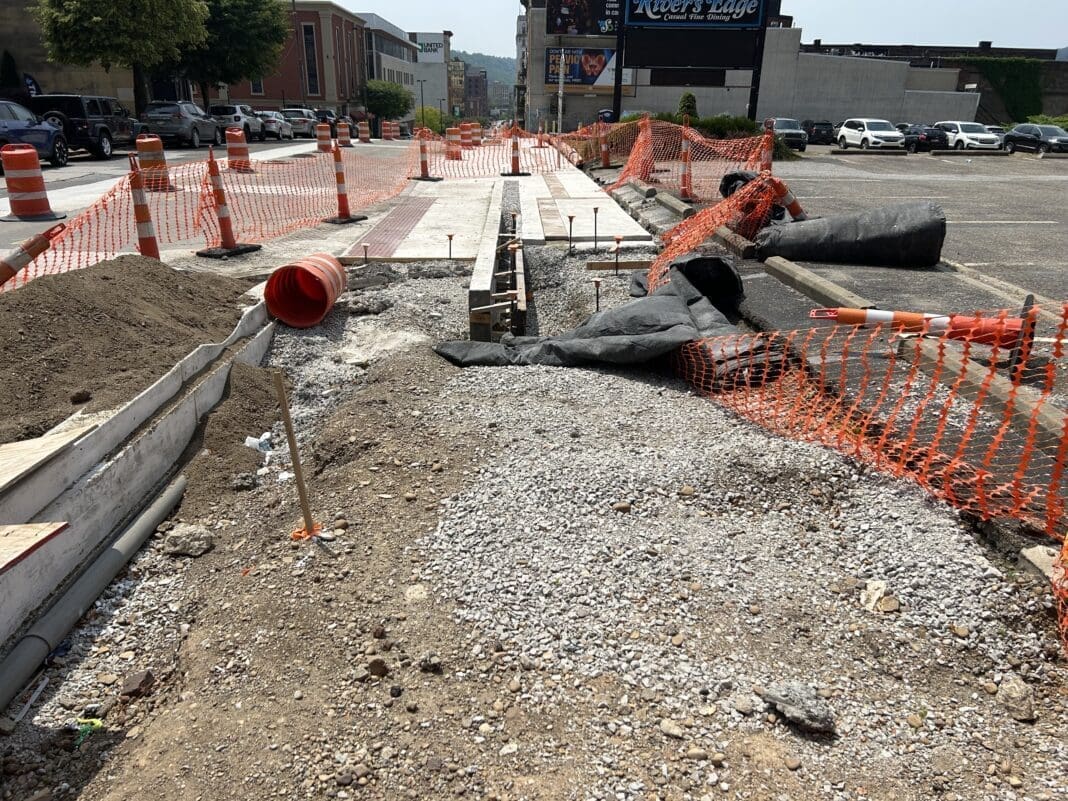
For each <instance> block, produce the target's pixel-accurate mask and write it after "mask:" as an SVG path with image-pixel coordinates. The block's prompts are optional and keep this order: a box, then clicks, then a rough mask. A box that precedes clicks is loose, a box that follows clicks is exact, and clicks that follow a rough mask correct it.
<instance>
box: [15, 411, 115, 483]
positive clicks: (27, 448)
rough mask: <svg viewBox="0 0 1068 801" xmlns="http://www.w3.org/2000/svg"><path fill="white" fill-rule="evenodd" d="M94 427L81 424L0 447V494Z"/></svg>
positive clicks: (91, 424)
mask: <svg viewBox="0 0 1068 801" xmlns="http://www.w3.org/2000/svg"><path fill="white" fill-rule="evenodd" d="M96 426H97V424H96V423H83V424H82V425H80V426H73V427H72V428H70V429H68V430H66V431H60V432H57V433H54V434H53V433H49V434H45V435H44V436H43V437H37V438H36V439H27V440H23V441H22V442H8V443H5V444H3V445H0V492H3V491H4V490H6V489H7V488H8V487H10V486H11V485H12V484H15V483H16V482H18V481H19V480H20V479H22V478H24V477H25V476H27V475H29V474H30V473H32V472H33V471H34V470H36V469H37V468H38V467H40V466H41V465H43V464H44V463H45V462H47V461H49V460H50V459H52V458H53V457H55V456H57V455H58V454H60V453H62V452H63V451H64V450H66V449H67V448H69V447H70V446H71V445H73V444H74V443H75V442H77V441H78V440H79V439H81V438H82V437H83V436H85V435H86V434H88V433H89V432H90V431H92V430H93V429H94V428H96Z"/></svg>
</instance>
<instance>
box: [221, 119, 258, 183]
mask: <svg viewBox="0 0 1068 801" xmlns="http://www.w3.org/2000/svg"><path fill="white" fill-rule="evenodd" d="M226 166H227V167H228V168H229V169H231V170H233V171H234V172H253V169H252V159H251V157H250V156H249V153H248V142H246V141H245V129H244V128H238V127H237V126H236V125H235V126H231V127H229V128H227V129H226Z"/></svg>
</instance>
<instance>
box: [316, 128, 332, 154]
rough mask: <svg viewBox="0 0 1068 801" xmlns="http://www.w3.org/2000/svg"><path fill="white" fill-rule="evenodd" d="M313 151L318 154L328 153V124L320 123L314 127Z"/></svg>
mask: <svg viewBox="0 0 1068 801" xmlns="http://www.w3.org/2000/svg"><path fill="white" fill-rule="evenodd" d="M315 149H316V150H318V151H319V152H320V153H329V152H330V150H331V147H330V123H328V122H320V123H319V124H317V125H316V126H315Z"/></svg>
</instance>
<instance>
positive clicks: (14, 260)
mask: <svg viewBox="0 0 1068 801" xmlns="http://www.w3.org/2000/svg"><path fill="white" fill-rule="evenodd" d="M66 227H67V226H66V225H64V224H63V223H59V224H58V225H53V226H52V227H51V228H49V229H48V230H47V231H45V232H43V233H40V234H34V235H33V236H31V237H30V238H29V239H27V240H26V241H24V242H23V243H22V244H20V245H16V246H15V249H14V250H13V251H11V252H10V253H8V254H7V255H6V256H0V286H3V285H4V284H5V283H7V282H8V281H10V280H11V279H12V278H14V277H15V276H16V275H17V274H18V273H19V272H20V271H22V270H24V269H25V268H26V266H27V265H28V264H29V263H30V262H32V261H33V260H34V259H36V258H37V257H38V256H40V255H41V254H42V253H44V252H45V251H46V250H48V248H49V247H51V246H52V240H53V239H55V238H56V237H57V236H59V235H60V234H61V233H63V230H64V229H65V228H66Z"/></svg>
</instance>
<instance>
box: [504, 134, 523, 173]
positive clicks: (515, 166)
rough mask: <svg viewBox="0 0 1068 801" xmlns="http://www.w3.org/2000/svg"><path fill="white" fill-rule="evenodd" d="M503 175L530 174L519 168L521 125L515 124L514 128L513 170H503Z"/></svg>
mask: <svg viewBox="0 0 1068 801" xmlns="http://www.w3.org/2000/svg"><path fill="white" fill-rule="evenodd" d="M501 175H510V176H512V177H520V176H523V175H530V173H529V172H521V171H520V169H519V126H514V127H513V129H512V170H511V172H502V173H501Z"/></svg>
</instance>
